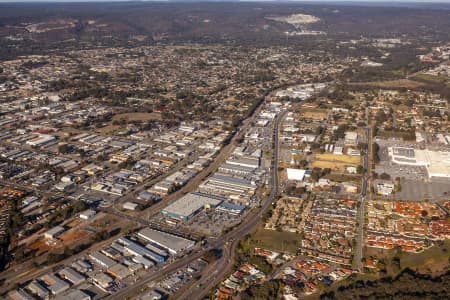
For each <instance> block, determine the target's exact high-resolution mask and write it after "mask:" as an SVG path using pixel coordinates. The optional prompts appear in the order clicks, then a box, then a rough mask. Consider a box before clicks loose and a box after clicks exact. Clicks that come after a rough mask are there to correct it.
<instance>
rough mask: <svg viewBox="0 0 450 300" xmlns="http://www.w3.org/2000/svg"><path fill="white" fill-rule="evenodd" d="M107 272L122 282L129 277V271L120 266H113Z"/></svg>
mask: <svg viewBox="0 0 450 300" xmlns="http://www.w3.org/2000/svg"><path fill="white" fill-rule="evenodd" d="M107 272H108V273H109V274H111V275H112V276H114V277H115V278H117V279H119V280H123V279H125V278H127V277H128V276H130V275H131V271H130V270H129V269H128V268H127V267H125V266H124V265H122V264H115V265H114V266H112V267H111V268H109V269H108V270H107Z"/></svg>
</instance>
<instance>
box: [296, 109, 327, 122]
mask: <svg viewBox="0 0 450 300" xmlns="http://www.w3.org/2000/svg"><path fill="white" fill-rule="evenodd" d="M301 115H302V116H304V117H305V118H308V119H314V120H323V119H325V118H326V117H327V115H328V111H327V110H326V109H320V108H306V109H302V112H301Z"/></svg>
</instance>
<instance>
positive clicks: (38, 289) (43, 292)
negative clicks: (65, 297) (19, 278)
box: [26, 280, 50, 299]
mask: <svg viewBox="0 0 450 300" xmlns="http://www.w3.org/2000/svg"><path fill="white" fill-rule="evenodd" d="M26 288H27V290H29V291H30V292H32V293H33V294H34V295H36V296H38V297H39V298H41V299H47V298H48V297H49V296H50V292H49V291H48V290H47V289H46V288H45V287H44V286H43V285H42V284H40V283H39V282H37V281H36V280H33V281H32V282H30V283H29V284H28V285H27V287H26Z"/></svg>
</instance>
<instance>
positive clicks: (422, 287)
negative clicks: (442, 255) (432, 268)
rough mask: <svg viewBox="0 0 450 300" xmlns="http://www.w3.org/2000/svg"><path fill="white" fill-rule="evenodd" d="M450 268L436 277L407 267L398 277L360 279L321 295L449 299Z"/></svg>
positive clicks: (351, 297)
mask: <svg viewBox="0 0 450 300" xmlns="http://www.w3.org/2000/svg"><path fill="white" fill-rule="evenodd" d="M449 287H450V271H448V272H447V273H445V274H443V275H441V276H437V277H432V276H430V275H424V274H420V273H416V272H414V271H412V270H410V269H405V270H404V271H402V272H401V273H400V274H399V275H398V276H396V277H395V278H391V277H386V278H382V279H378V280H357V281H355V282H353V283H351V284H349V285H343V286H340V287H339V288H337V290H334V291H330V292H326V293H323V294H321V295H320V299H322V300H328V299H345V300H347V299H368V300H370V299H374V300H375V299H377V300H378V299H423V300H425V299H449V297H450V290H449Z"/></svg>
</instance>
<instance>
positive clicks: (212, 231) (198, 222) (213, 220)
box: [186, 211, 245, 236]
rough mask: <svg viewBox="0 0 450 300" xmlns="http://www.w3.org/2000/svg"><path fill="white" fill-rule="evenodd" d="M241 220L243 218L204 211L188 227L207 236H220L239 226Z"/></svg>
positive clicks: (188, 223)
mask: <svg viewBox="0 0 450 300" xmlns="http://www.w3.org/2000/svg"><path fill="white" fill-rule="evenodd" d="M244 214H245V213H244ZM241 220H242V216H234V215H231V214H228V213H225V212H218V211H202V212H201V213H199V214H198V215H197V216H195V218H193V219H192V220H190V221H189V222H187V224H186V225H187V226H188V227H190V228H192V229H194V230H195V231H198V232H202V233H204V234H206V235H209V236H219V235H221V234H222V233H223V231H224V230H226V229H227V228H231V227H233V226H235V225H237V224H239V223H240V222H241Z"/></svg>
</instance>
